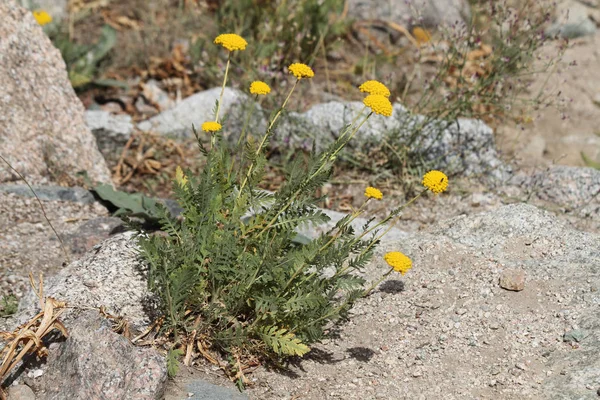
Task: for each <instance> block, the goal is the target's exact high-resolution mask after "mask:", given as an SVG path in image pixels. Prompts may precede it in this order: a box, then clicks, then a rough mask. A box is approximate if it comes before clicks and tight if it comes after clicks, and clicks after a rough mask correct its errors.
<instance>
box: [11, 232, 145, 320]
mask: <svg viewBox="0 0 600 400" xmlns="http://www.w3.org/2000/svg"><path fill="white" fill-rule="evenodd" d="M133 235H134V233H133V232H125V233H120V234H117V235H114V236H112V237H110V238H109V239H107V240H105V241H104V242H102V243H100V244H98V245H96V246H95V247H94V248H92V250H91V251H90V252H88V253H86V254H85V255H84V256H83V257H82V258H81V259H79V260H77V261H74V262H72V263H71V264H69V265H68V266H66V267H65V268H63V269H62V270H60V272H59V273H58V274H56V275H55V276H53V277H51V278H48V279H47V280H46V282H45V285H44V294H45V295H46V296H50V297H53V298H55V299H58V300H61V301H66V302H67V303H68V304H69V305H70V306H74V307H76V308H75V309H72V310H69V312H67V313H66V314H65V315H64V317H63V318H62V319H63V320H64V321H66V322H69V321H72V320H74V319H76V318H77V317H78V316H79V314H80V312H81V311H80V310H82V309H86V308H89V307H95V308H99V307H104V308H105V309H106V312H108V313H109V314H111V315H116V316H121V317H124V318H126V319H127V321H128V322H129V323H130V324H131V326H132V328H134V329H138V330H141V329H144V328H145V327H146V326H147V325H148V324H149V323H150V322H151V321H152V316H153V313H154V308H153V307H154V305H155V303H156V302H155V299H154V298H153V296H152V295H151V293H150V291H149V290H148V283H147V277H146V271H145V265H144V263H143V262H142V261H141V259H140V255H139V249H138V247H137V243H136V241H135V240H134V239H133ZM37 308H38V301H37V299H36V297H35V295H34V294H33V293H30V294H28V295H26V296H24V297H23V298H22V299H21V304H20V306H19V315H18V316H17V317H16V318H17V319H18V322H23V321H26V320H27V318H30V317H31V316H32V315H35V313H37V312H38V311H37Z"/></svg>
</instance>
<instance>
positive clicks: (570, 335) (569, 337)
mask: <svg viewBox="0 0 600 400" xmlns="http://www.w3.org/2000/svg"><path fill="white" fill-rule="evenodd" d="M587 336H588V335H587V334H586V333H585V332H584V331H582V330H581V329H574V330H572V331H569V332H566V333H565V334H564V335H563V342H567V343H573V342H577V343H579V342H581V341H582V340H583V339H585V338H586V337H587Z"/></svg>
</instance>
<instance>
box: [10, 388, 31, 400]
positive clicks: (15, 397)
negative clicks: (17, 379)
mask: <svg viewBox="0 0 600 400" xmlns="http://www.w3.org/2000/svg"><path fill="white" fill-rule="evenodd" d="M8 398H9V399H10V400H36V398H35V393H33V390H31V388H30V387H29V386H27V385H12V386H10V387H9V388H8Z"/></svg>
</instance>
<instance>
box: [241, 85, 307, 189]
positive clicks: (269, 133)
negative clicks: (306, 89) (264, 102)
mask: <svg viewBox="0 0 600 400" xmlns="http://www.w3.org/2000/svg"><path fill="white" fill-rule="evenodd" d="M299 81H300V79H296V82H294V86H292V89H291V90H290V92H289V93H288V95H287V97H286V98H285V100H284V102H283V104H282V105H281V108H280V109H279V111H277V114H275V117H273V120H272V121H271V123H270V124H269V127H268V128H267V131H266V132H265V135H264V136H263V138H262V140H261V141H260V145H259V146H258V147H257V148H256V153H255V155H256V156H258V154H259V153H260V152H261V150H262V148H263V146H264V144H265V142H266V141H267V138H268V137H269V136H270V135H271V129H272V128H273V125H274V124H275V121H277V119H278V118H279V116H280V115H281V112H282V111H283V109H284V108H285V106H286V105H287V102H288V100H289V99H290V97H291V96H292V93H294V89H296V85H298V82H299ZM253 168H254V162H251V163H250V165H249V166H248V172H247V173H246V177H245V178H244V181H243V182H242V185H241V186H240V190H239V192H238V198H239V197H240V196H241V195H242V190H243V189H244V187H245V186H246V183H247V182H248V179H249V178H250V175H251V174H252V169H253Z"/></svg>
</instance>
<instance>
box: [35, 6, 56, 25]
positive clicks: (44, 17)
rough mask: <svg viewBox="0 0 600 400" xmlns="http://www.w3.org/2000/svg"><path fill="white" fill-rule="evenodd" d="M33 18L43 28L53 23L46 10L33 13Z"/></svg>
mask: <svg viewBox="0 0 600 400" xmlns="http://www.w3.org/2000/svg"><path fill="white" fill-rule="evenodd" d="M33 18H35V20H36V21H37V23H38V24H40V25H41V26H44V25H47V24H49V23H50V22H52V16H51V15H50V14H48V13H47V12H46V11H44V10H36V11H34V12H33Z"/></svg>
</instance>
